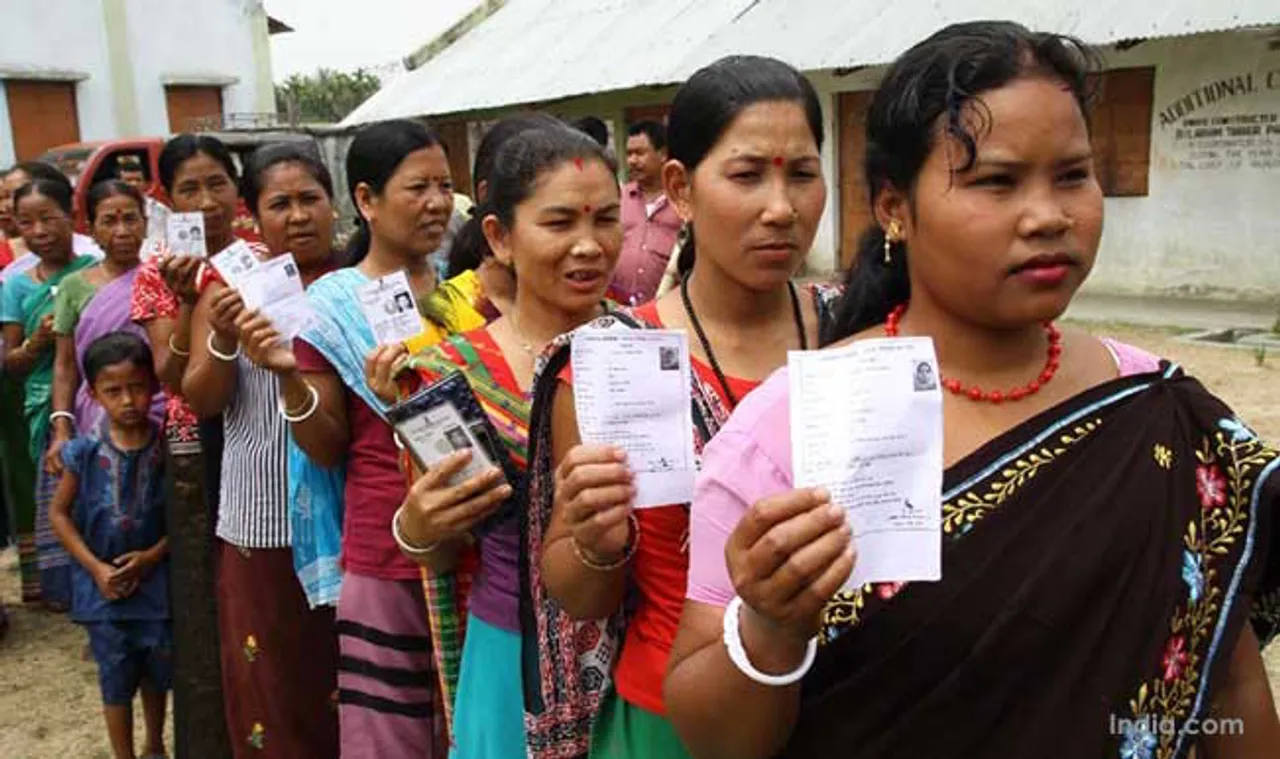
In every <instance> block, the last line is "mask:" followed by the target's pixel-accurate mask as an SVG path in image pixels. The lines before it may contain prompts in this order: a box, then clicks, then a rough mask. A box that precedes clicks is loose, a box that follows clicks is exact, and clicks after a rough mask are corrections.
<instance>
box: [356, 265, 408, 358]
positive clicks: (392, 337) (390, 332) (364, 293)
mask: <svg viewBox="0 0 1280 759" xmlns="http://www.w3.org/2000/svg"><path fill="white" fill-rule="evenodd" d="M356 298H357V300H358V301H359V302H360V310H361V311H363V312H364V318H365V320H366V321H368V322H369V326H370V327H371V328H372V329H373V337H374V340H375V341H376V342H377V343H378V345H392V344H394V343H402V342H404V341H406V340H409V339H412V338H414V337H417V336H418V335H420V334H422V316H421V314H420V313H419V311H418V302H417V301H416V300H415V299H414V297H413V289H412V288H411V287H410V286H409V276H408V275H407V274H405V272H404V271H403V270H401V271H397V272H394V273H392V274H388V275H387V276H385V277H381V278H379V279H375V280H373V281H371V282H367V283H365V284H363V285H360V287H358V288H357V289H356Z"/></svg>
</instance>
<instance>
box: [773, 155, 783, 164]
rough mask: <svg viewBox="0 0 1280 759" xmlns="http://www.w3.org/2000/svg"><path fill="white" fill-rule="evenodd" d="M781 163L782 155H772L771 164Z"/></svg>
mask: <svg viewBox="0 0 1280 759" xmlns="http://www.w3.org/2000/svg"><path fill="white" fill-rule="evenodd" d="M782 163H783V161H782V156H780V155H776V156H774V157H773V165H774V166H781V165H782Z"/></svg>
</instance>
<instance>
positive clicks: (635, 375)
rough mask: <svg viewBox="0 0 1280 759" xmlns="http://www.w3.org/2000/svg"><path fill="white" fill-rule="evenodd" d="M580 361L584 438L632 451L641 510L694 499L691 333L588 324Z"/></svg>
mask: <svg viewBox="0 0 1280 759" xmlns="http://www.w3.org/2000/svg"><path fill="white" fill-rule="evenodd" d="M572 362H573V395H574V408H575V409H576V410H577V412H578V430H579V431H580V433H581V436H582V442H584V443H588V444H594V445H615V446H617V447H619V448H621V449H623V450H624V451H626V452H627V463H628V465H629V466H630V467H631V471H632V472H633V473H635V476H636V481H635V484H636V490H637V491H638V492H637V494H636V503H635V505H636V507H637V508H644V507H648V506H666V505H668V504H673V503H688V502H689V501H690V500H692V498H693V480H694V477H695V476H696V474H697V464H696V460H695V459H694V455H693V412H692V410H691V405H690V402H689V389H690V387H691V386H692V373H691V369H690V366H689V339H688V337H687V336H686V334H685V333H684V332H683V331H678V330H660V329H629V328H626V327H619V328H617V329H598V328H589V327H588V328H583V329H580V330H578V332H577V333H576V334H575V335H574V338H573V358H572Z"/></svg>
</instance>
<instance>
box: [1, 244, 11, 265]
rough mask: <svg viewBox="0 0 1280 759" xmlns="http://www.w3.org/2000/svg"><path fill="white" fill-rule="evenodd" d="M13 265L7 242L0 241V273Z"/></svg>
mask: <svg viewBox="0 0 1280 759" xmlns="http://www.w3.org/2000/svg"><path fill="white" fill-rule="evenodd" d="M11 263H13V248H12V247H11V246H10V245H9V241H8V240H0V271H3V270H4V268H5V267H7V266H8V265H9V264H11Z"/></svg>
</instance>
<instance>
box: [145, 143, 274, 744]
mask: <svg viewBox="0 0 1280 759" xmlns="http://www.w3.org/2000/svg"><path fill="white" fill-rule="evenodd" d="M158 164H159V178H160V185H161V187H163V188H164V191H165V193H166V194H167V195H168V197H169V198H170V201H171V202H172V204H173V210H174V211H176V212H179V213H202V214H203V215H204V221H205V242H206V245H207V246H208V248H209V250H210V251H215V250H220V249H221V248H223V247H226V246H227V245H230V244H231V242H233V241H234V239H235V238H234V235H233V234H232V232H231V228H232V227H231V225H228V224H227V222H226V219H228V218H232V217H233V216H234V214H235V212H236V208H237V207H238V205H239V199H238V193H237V190H236V185H237V177H238V174H237V171H236V166H235V162H234V161H233V160H232V157H231V152H230V151H229V150H227V147H226V146H225V145H223V144H222V142H221V141H219V140H218V139H217V138H214V137H210V136H208V135H199V136H197V135H190V134H182V135H178V136H177V137H174V138H173V139H171V140H169V141H168V142H167V143H165V146H164V148H163V149H162V150H161V151H160V156H159V160H158ZM215 246H217V247H215ZM264 250H265V249H260V251H259V252H260V253H261V252H263V251H264ZM202 264H203V261H202V260H201V259H198V258H195V257H192V256H169V255H161V256H158V257H156V258H154V259H152V260H150V261H146V262H144V263H143V264H142V265H141V266H139V267H138V273H137V275H136V278H135V280H134V285H133V294H132V303H131V304H130V311H129V318H130V319H132V320H133V321H134V323H135V324H138V325H140V326H142V327H143V329H145V330H146V332H147V337H148V339H149V340H150V342H151V351H152V357H153V359H154V360H155V364H156V375H157V376H158V377H159V378H160V381H161V382H162V383H163V384H164V386H165V390H166V393H167V395H168V402H167V404H166V407H165V425H164V429H165V439H166V443H167V453H168V456H169V458H168V465H167V466H166V467H165V478H166V482H165V487H166V488H167V489H168V490H167V493H168V496H167V497H166V499H165V502H166V504H167V508H168V509H169V511H168V513H167V514H166V520H167V524H168V525H169V544H170V549H171V550H170V572H171V573H172V576H173V584H174V587H178V588H184V589H186V591H187V592H184V593H181V594H176V595H174V597H173V607H172V609H171V611H172V615H173V639H174V656H175V668H174V673H175V675H174V683H173V701H174V744H175V746H176V747H177V752H178V753H191V754H194V755H200V756H228V755H230V753H231V749H230V743H229V739H228V736H227V732H226V720H225V716H224V708H223V701H224V698H223V693H222V671H221V665H220V663H219V649H220V647H219V642H218V612H217V605H216V602H215V598H216V596H215V595H214V594H215V587H216V586H215V576H214V575H215V572H214V553H215V546H216V542H215V539H214V530H215V526H216V520H217V517H216V514H217V507H218V487H219V485H220V483H221V474H220V468H221V465H222V422H221V420H219V419H212V420H207V421H205V422H203V423H201V421H200V420H198V419H197V418H196V415H195V413H194V412H193V411H192V410H191V407H190V406H189V405H188V404H187V400H186V398H185V397H184V396H183V394H182V376H183V374H184V373H185V372H186V370H187V362H188V361H189V359H190V356H191V315H192V313H193V312H194V311H195V306H196V300H197V299H198V297H199V291H198V290H197V287H196V285H197V280H196V277H197V274H199V272H200V270H201V265H202Z"/></svg>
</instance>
